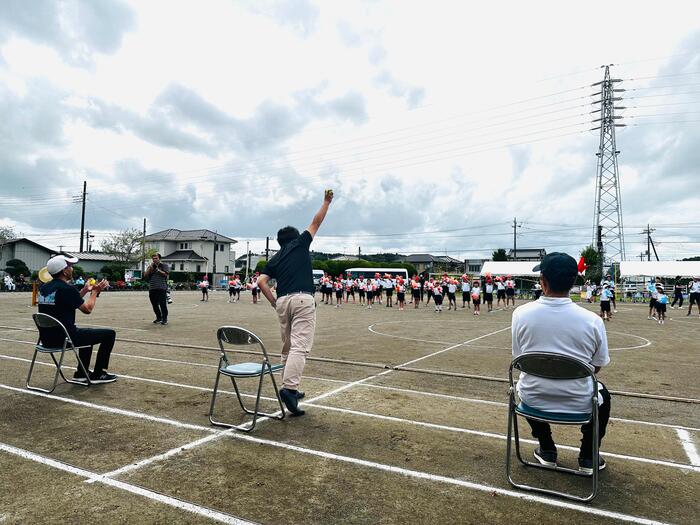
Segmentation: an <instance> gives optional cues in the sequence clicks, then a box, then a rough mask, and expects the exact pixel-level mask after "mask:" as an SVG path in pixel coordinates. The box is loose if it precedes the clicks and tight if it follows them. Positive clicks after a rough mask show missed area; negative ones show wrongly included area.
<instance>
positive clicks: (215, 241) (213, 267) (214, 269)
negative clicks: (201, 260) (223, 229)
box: [211, 230, 219, 289]
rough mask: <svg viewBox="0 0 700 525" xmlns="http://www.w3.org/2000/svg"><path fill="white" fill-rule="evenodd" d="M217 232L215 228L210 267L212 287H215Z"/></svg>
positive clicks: (217, 247)
mask: <svg viewBox="0 0 700 525" xmlns="http://www.w3.org/2000/svg"><path fill="white" fill-rule="evenodd" d="M217 235H218V233H217V231H216V230H214V260H213V261H212V268H211V280H212V281H213V282H212V285H213V286H214V289H216V252H217V251H218V249H219V238H218V236H217Z"/></svg>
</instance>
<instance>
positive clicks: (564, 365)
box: [506, 352, 600, 501]
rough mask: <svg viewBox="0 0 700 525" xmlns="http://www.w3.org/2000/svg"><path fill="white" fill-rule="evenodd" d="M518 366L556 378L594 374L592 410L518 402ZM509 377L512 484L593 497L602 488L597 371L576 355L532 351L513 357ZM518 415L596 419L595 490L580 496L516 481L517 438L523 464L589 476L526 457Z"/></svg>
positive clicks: (554, 420) (575, 421)
mask: <svg viewBox="0 0 700 525" xmlns="http://www.w3.org/2000/svg"><path fill="white" fill-rule="evenodd" d="M514 369H515V370H519V371H521V372H524V373H526V374H528V375H532V376H537V377H542V378H547V379H554V380H567V379H568V380H570V379H583V378H590V380H591V381H592V382H593V395H592V397H591V405H590V406H591V409H590V412H586V413H582V414H575V413H564V412H544V411H542V410H536V409H534V408H532V407H529V406H527V405H526V404H525V403H523V402H522V401H520V402H519V403H518V402H516V388H515V384H514V382H513V370H514ZM508 381H509V387H510V388H509V400H508V442H507V445H506V475H507V476H508V481H509V482H510V484H511V485H513V486H514V487H517V488H519V489H523V490H528V491H533V492H542V493H545V494H551V495H555V496H560V497H564V498H568V499H572V500H576V501H591V500H592V499H593V498H594V497H595V495H596V494H597V492H598V472H599V469H598V464H599V453H600V451H599V445H598V442H599V439H598V436H599V429H598V381H597V380H596V377H595V374H594V373H593V371H592V370H591V369H590V368H589V366H588V365H587V364H586V363H584V362H583V361H580V360H578V359H574V358H572V357H567V356H563V355H559V354H552V353H546V352H531V353H527V354H522V355H520V356H518V357H516V358H515V359H514V360H513V362H512V363H511V365H510V369H509V370H508ZM518 416H522V417H527V418H528V419H534V420H537V421H542V422H545V423H550V424H555V425H584V424H586V423H592V426H593V429H592V430H593V465H594V467H593V475H592V477H591V479H592V487H591V492H590V493H589V494H588V495H587V496H577V495H576V494H571V493H568V492H561V491H557V490H550V489H546V488H543V487H534V486H531V485H527V484H523V483H516V482H515V481H513V478H512V476H511V447H512V441H513V438H514V441H515V455H516V456H517V458H518V459H519V460H520V462H521V463H522V464H523V465H526V466H528V467H536V468H541V469H547V470H555V471H558V472H566V473H569V474H575V475H577V476H589V474H585V473H583V472H580V471H579V470H578V469H574V468H568V467H563V466H560V465H555V466H548V465H542V464H540V463H538V462H534V461H527V460H525V459H523V457H522V454H521V450H520V436H519V434H518Z"/></svg>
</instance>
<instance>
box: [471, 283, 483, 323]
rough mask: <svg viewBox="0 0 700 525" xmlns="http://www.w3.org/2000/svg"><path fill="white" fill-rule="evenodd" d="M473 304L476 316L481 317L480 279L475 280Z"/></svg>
mask: <svg viewBox="0 0 700 525" xmlns="http://www.w3.org/2000/svg"><path fill="white" fill-rule="evenodd" d="M472 304H473V305H474V315H481V283H480V282H479V280H478V279H474V282H473V283H472Z"/></svg>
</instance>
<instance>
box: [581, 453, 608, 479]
mask: <svg viewBox="0 0 700 525" xmlns="http://www.w3.org/2000/svg"><path fill="white" fill-rule="evenodd" d="M606 466H607V464H606V463H605V460H604V459H603V458H601V457H599V458H598V470H599V471H600V470H605V467H606ZM578 470H579V472H584V473H586V474H589V475H591V476H592V475H593V460H592V459H585V458H578Z"/></svg>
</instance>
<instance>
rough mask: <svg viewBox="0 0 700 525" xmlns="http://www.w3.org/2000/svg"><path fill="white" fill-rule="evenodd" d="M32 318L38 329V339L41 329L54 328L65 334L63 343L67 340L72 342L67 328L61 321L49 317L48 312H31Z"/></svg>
mask: <svg viewBox="0 0 700 525" xmlns="http://www.w3.org/2000/svg"><path fill="white" fill-rule="evenodd" d="M32 319H33V320H34V324H35V325H36V328H37V330H39V336H40V339H41V331H42V329H44V330H50V329H52V328H53V329H55V330H56V332H58V331H59V330H60V331H62V332H63V335H64V336H65V340H64V343H65V342H68V343H69V344H73V341H71V338H70V335H69V334H68V330H67V329H66V327H65V326H63V323H61V321H59V320H58V319H56V318H55V317H51V316H50V315H49V314H40V313H37V314H32Z"/></svg>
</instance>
